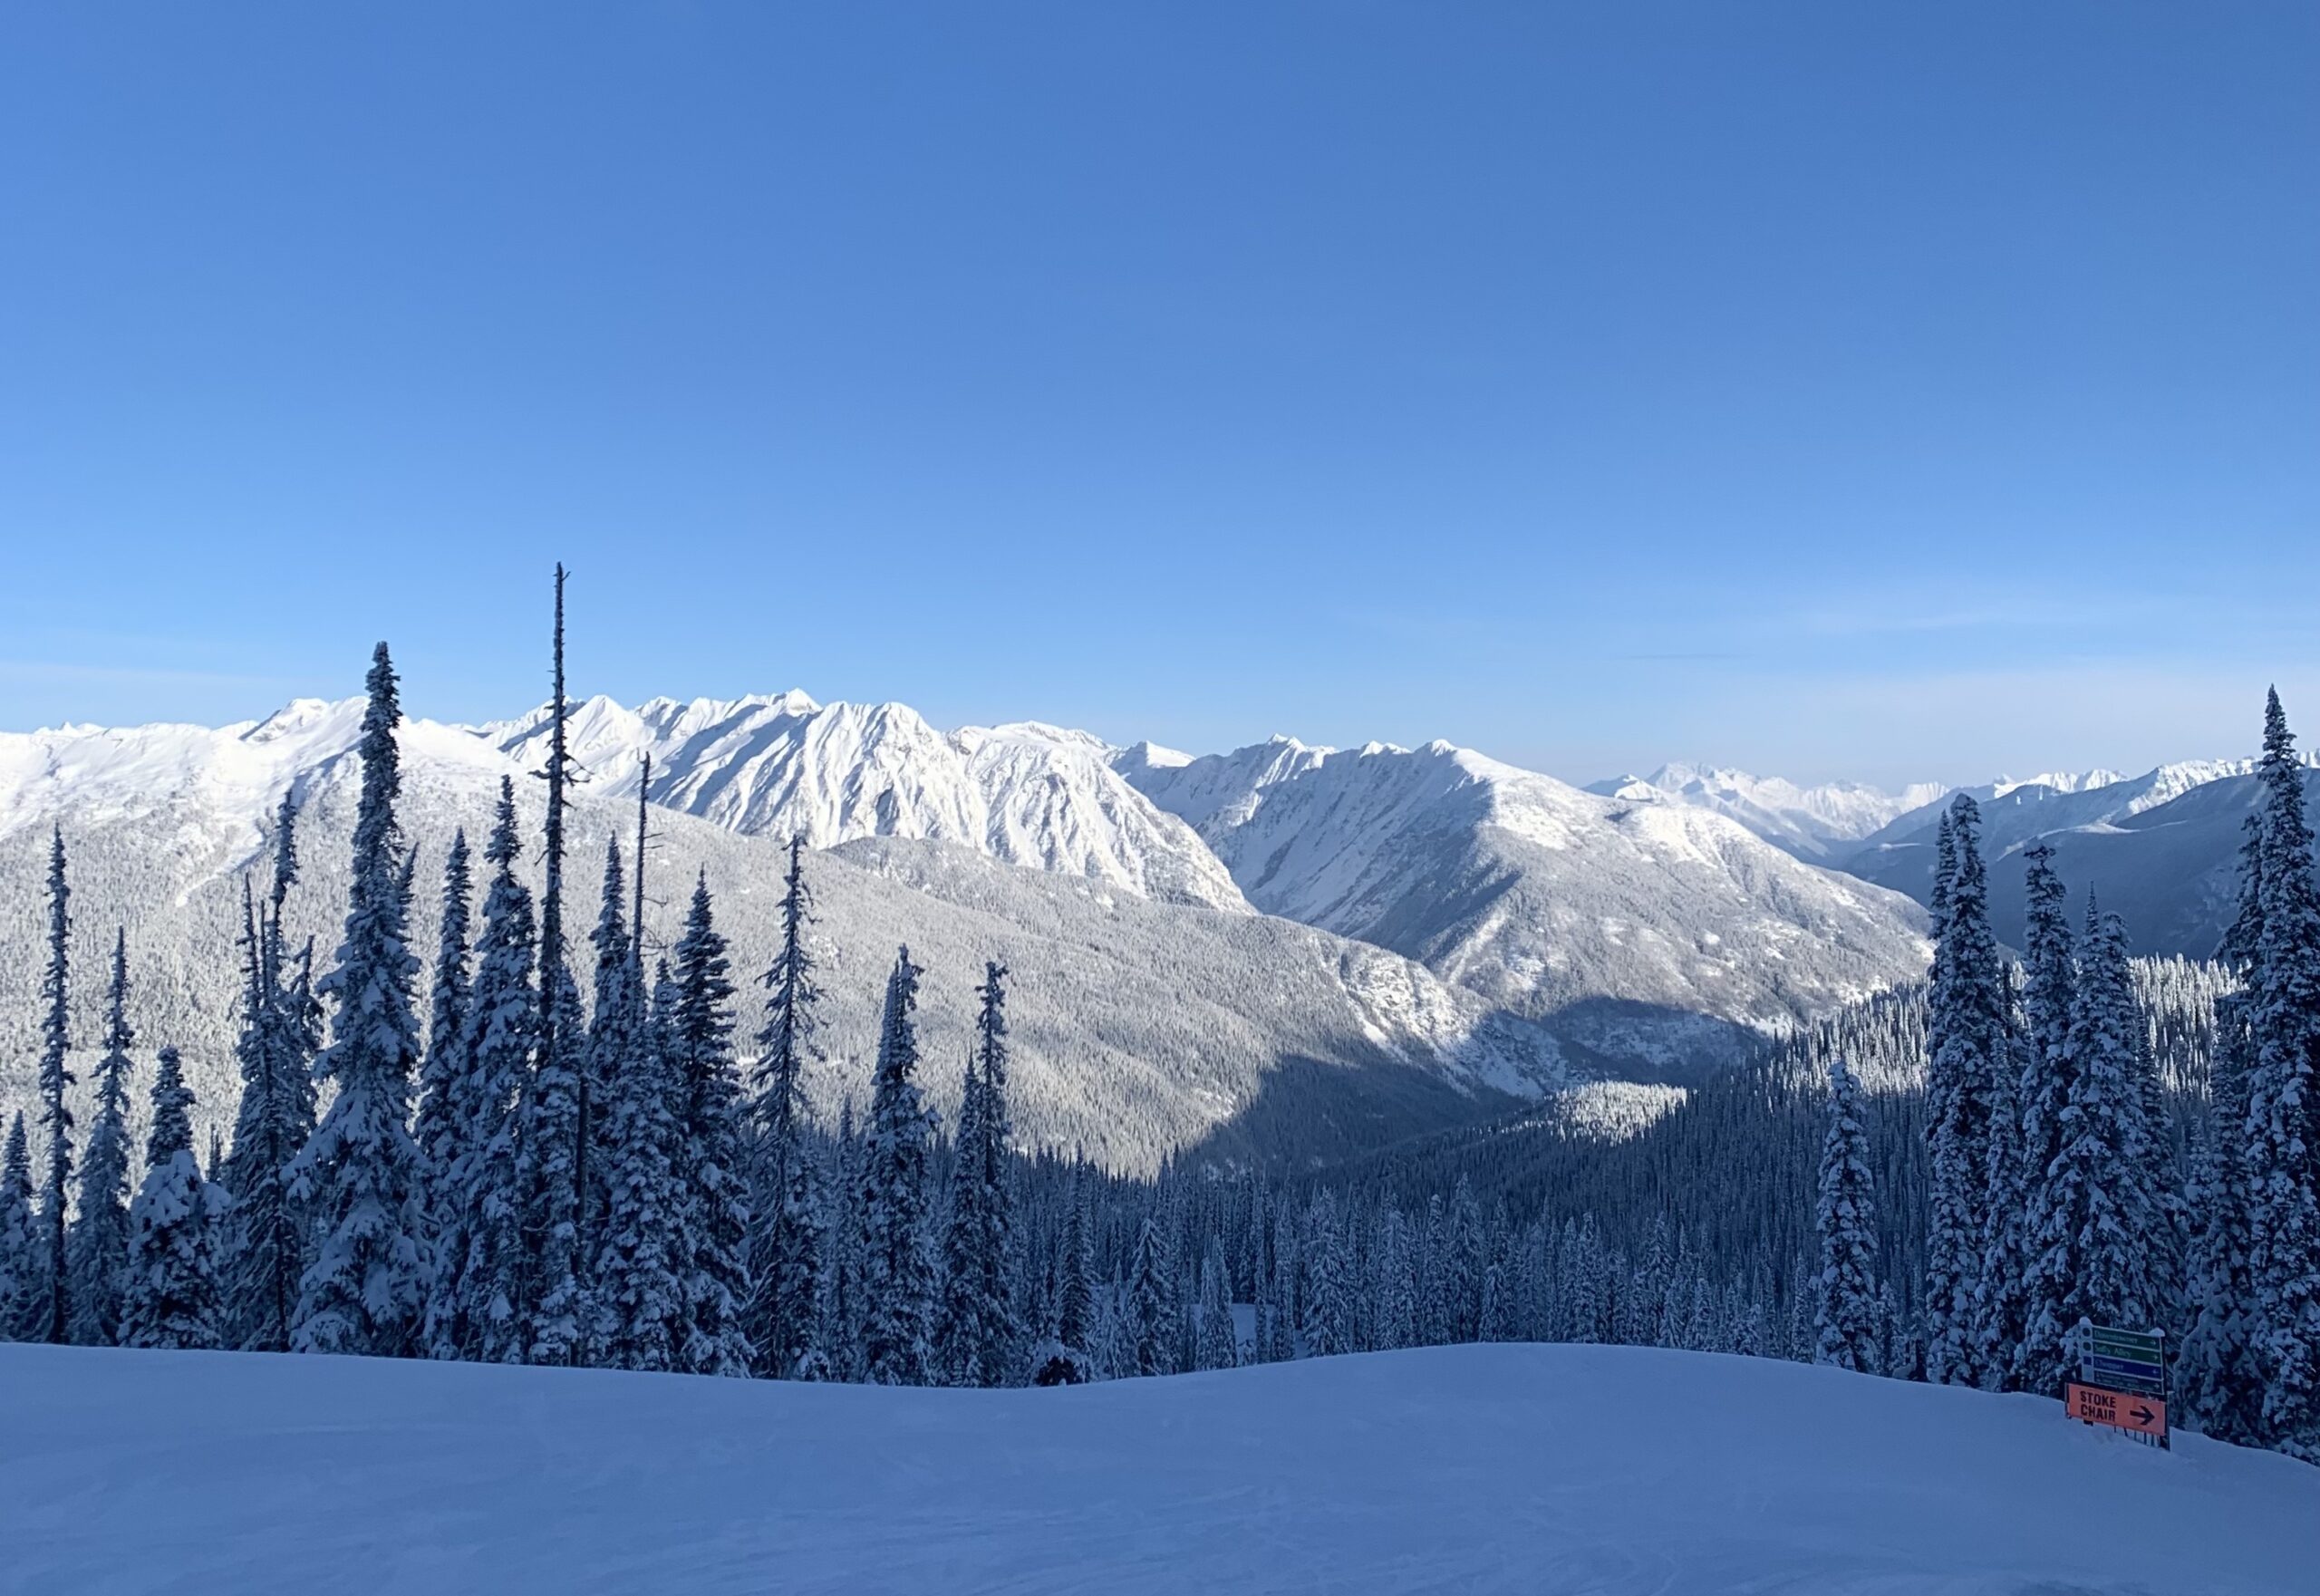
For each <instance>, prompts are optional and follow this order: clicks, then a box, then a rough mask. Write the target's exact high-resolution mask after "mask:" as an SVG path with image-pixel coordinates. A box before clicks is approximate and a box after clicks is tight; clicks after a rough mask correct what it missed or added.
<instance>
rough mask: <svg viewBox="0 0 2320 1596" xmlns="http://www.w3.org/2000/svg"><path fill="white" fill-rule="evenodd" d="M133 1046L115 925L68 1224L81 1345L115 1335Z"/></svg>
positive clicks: (124, 951)
mask: <svg viewBox="0 0 2320 1596" xmlns="http://www.w3.org/2000/svg"><path fill="white" fill-rule="evenodd" d="M136 1045H137V1032H136V1031H135V1030H134V1029H132V1028H131V1025H130V1023H129V933H128V931H127V930H126V929H117V930H116V931H115V932H114V933H113V943H112V984H111V988H110V989H109V991H107V993H106V996H105V1052H104V1058H103V1059H102V1060H101V1061H100V1062H99V1063H98V1065H97V1082H96V1085H97V1116H96V1118H95V1119H94V1120H92V1122H91V1123H90V1126H89V1141H88V1145H87V1146H86V1147H85V1148H83V1149H82V1156H81V1203H80V1212H79V1214H78V1216H77V1217H76V1218H75V1219H74V1221H73V1236H72V1250H73V1257H72V1277H73V1281H72V1291H73V1340H74V1341H75V1342H76V1343H78V1344H79V1345H81V1346H83V1347H110V1346H112V1345H113V1344H115V1343H116V1342H117V1341H119V1340H120V1339H121V1272H122V1271H123V1270H125V1269H126V1268H128V1266H129V1196H130V1191H129V1071H130V1059H129V1049H131V1048H132V1047H135V1046H136Z"/></svg>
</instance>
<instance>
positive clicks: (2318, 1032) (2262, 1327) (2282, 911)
mask: <svg viewBox="0 0 2320 1596" xmlns="http://www.w3.org/2000/svg"><path fill="white" fill-rule="evenodd" d="M2257 779H2258V781H2259V783H2260V785H2261V789H2262V793H2261V800H2260V810H2259V812H2260V814H2261V816H2262V820H2263V831H2262V839H2261V844H2260V846H2261V848H2262V856H2263V866H2262V870H2261V874H2260V890H2261V892H2262V895H2263V902H2262V917H2261V924H2260V927H2259V929H2258V932H2257V935H2258V939H2259V940H2258V942H2257V956H2256V960H2255V964H2254V968H2253V970H2252V971H2251V972H2250V976H2251V980H2250V989H2251V990H2250V993H2249V1011H2248V1027H2249V1030H2250V1031H2251V1032H2252V1034H2253V1037H2254V1040H2255V1053H2254V1058H2253V1059H2252V1061H2251V1063H2250V1065H2249V1067H2248V1072H2247V1078H2246V1081H2247V1091H2248V1115H2247V1119H2246V1122H2245V1139H2244V1141H2243V1144H2242V1146H2243V1148H2244V1151H2245V1159H2246V1164H2245V1167H2246V1172H2247V1181H2248V1284H2249V1316H2248V1317H2249V1337H2250V1341H2251V1344H2252V1345H2253V1347H2254V1348H2255V1350H2256V1356H2257V1362H2258V1365H2259V1367H2260V1368H2261V1369H2262V1370H2263V1376H2264V1396H2263V1405H2262V1408H2261V1411H2260V1417H2259V1424H2260V1426H2261V1433H2262V1437H2263V1439H2264V1440H2265V1441H2266V1442H2267V1443H2268V1444H2269V1445H2271V1446H2277V1447H2279V1448H2281V1449H2282V1450H2285V1451H2289V1452H2293V1453H2296V1455H2298V1456H2305V1457H2307V1458H2311V1457H2320V1191H2316V1190H2315V1183H2316V1182H2320V1137H2315V1118H2314V1117H2315V1112H2316V1111H2320V1103H2315V1093H2314V1088H2315V1081H2314V1079H2313V1077H2314V1071H2315V1062H2320V886H2315V882H2314V879H2313V846H2312V828H2311V827H2310V825H2309V824H2308V823H2307V822H2306V818H2305V798H2304V770H2303V768H2302V766H2301V764H2300V763H2299V762H2298V760H2297V759H2296V739H2295V737H2294V735H2293V734H2292V733H2291V732H2290V731H2289V730H2288V727H2287V717H2286V713H2285V711H2282V709H2281V707H2280V700H2279V694H2278V693H2277V692H2273V693H2271V694H2270V695H2269V697H2268V698H2267V701H2266V703H2265V709H2264V749H2263V755H2262V758H2261V759H2260V761H2259V763H2258V765H2257Z"/></svg>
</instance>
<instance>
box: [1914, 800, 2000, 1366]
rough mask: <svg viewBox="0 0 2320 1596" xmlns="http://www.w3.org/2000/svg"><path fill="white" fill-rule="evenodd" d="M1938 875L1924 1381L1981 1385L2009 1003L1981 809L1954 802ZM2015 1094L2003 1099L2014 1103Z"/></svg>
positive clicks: (1930, 1009) (1930, 1000) (1931, 997)
mask: <svg viewBox="0 0 2320 1596" xmlns="http://www.w3.org/2000/svg"><path fill="white" fill-rule="evenodd" d="M1948 820H1949V827H1948V833H1947V834H1946V841H1947V844H1948V846H1947V848H1946V849H1945V850H1944V851H1943V855H1942V856H1941V858H1940V860H1939V861H1938V864H1937V866H1936V868H1937V871H1938V875H1937V878H1936V879H1937V886H1938V893H1937V896H1938V899H1939V904H1940V906H1939V908H1938V912H1937V920H1936V924H1935V928H1934V930H1935V936H1936V953H1935V957H1934V967H1933V978H1932V984H1931V988H1930V990H1929V991H1928V997H1927V1016H1926V1030H1927V1035H1926V1041H1927V1049H1928V1065H1927V1070H1926V1118H1927V1132H1926V1134H1927V1137H1928V1141H1929V1142H1930V1145H1931V1150H1932V1156H1931V1175H1930V1182H1929V1189H1928V1198H1927V1215H1926V1282H1925V1297H1924V1302H1925V1330H1926V1378H1928V1380H1931V1381H1933V1382H1934V1383H1936V1384H1957V1385H1970V1384H1976V1383H1978V1382H1979V1379H1980V1375H1981V1370H1980V1367H1979V1361H1978V1358H1977V1351H1978V1341H1977V1335H1976V1324H1975V1320H1976V1303H1977V1296H1978V1294H1979V1292H1980V1289H1981V1260H1982V1251H1983V1240H1984V1231H1985V1228H1986V1226H1985V1223H1984V1215H1985V1210H1986V1205H1987V1204H1988V1201H1989V1187H1990V1156H1989V1155H1990V1129H1991V1120H1992V1114H1993V1110H1994V1107H1995V1105H1994V1098H1995V1097H1996V1081H1997V1079H1998V1076H1999V1072H2000V1071H2001V1070H2004V1069H2007V1068H2008V1067H2009V1065H2010V1062H2011V1058H2012V1049H2011V1047H2010V1045H2009V1036H2008V1031H2009V1028H2010V1020H2011V1015H2010V1007H2011V1005H2010V1001H2009V998H2008V995H2007V991H2006V973H2005V970H2004V967H2003V966H2002V965H2001V963H2000V962H1999V959H1998V951H1997V939H1996V937H1995V936H1994V935H1993V934H1992V933H1991V931H1990V922H1989V888H1988V877H1987V875H1986V869H1985V867H1984V865H1983V863H1982V853H1981V810H1980V808H1979V807H1978V806H1977V805H1976V804H1975V802H1974V799H1973V798H1972V796H1971V795H1970V794H1967V793H1962V792H1961V793H1959V794H1958V795H1957V798H1956V799H1955V800H1954V801H1953V802H1952V803H1951V805H1950V808H1949V812H1948ZM2011 1095H2012V1094H2011V1093H2008V1094H2006V1096H2007V1097H2008V1098H2011Z"/></svg>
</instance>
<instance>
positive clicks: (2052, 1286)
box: [2026, 891, 2160, 1366]
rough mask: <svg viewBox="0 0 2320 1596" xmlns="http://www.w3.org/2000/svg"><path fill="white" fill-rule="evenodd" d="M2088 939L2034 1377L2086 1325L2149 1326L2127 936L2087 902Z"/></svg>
mask: <svg viewBox="0 0 2320 1596" xmlns="http://www.w3.org/2000/svg"><path fill="white" fill-rule="evenodd" d="M2086 914H2087V920H2086V934H2085V938H2084V941H2083V943H2082V947H2083V953H2082V954H2081V957H2080V963H2079V971H2078V983H2077V992H2076V999H2075V1001H2074V1004H2073V1008H2072V1012H2071V1027H2070V1040H2069V1053H2070V1096H2069V1098H2068V1100H2067V1102H2066V1103H2065V1105H2064V1108H2063V1110H2062V1113H2061V1115H2060V1117H2059V1118H2060V1124H2059V1127H2058V1135H2059V1139H2060V1144H2061V1145H2060V1147H2059V1149H2058V1151H2057V1152H2056V1153H2055V1155H2054V1163H2053V1165H2052V1166H2051V1167H2050V1168H2049V1170H2048V1172H2047V1176H2046V1182H2045V1195H2044V1196H2043V1198H2042V1200H2041V1202H2040V1204H2039V1217H2040V1222H2041V1224H2042V1226H2043V1228H2042V1229H2041V1230H2040V1231H2039V1232H2038V1233H2037V1234H2035V1236H2033V1237H2032V1238H2031V1242H2032V1245H2033V1248H2034V1257H2035V1263H2034V1279H2033V1284H2032V1291H2031V1293H2030V1294H2031V1299H2032V1300H2033V1301H2035V1302H2036V1303H2037V1304H2038V1311H2039V1319H2038V1320H2037V1322H2035V1324H2033V1325H2032V1326H2031V1327H2030V1330H2029V1334H2028V1336H2027V1338H2026V1344H2027V1345H2028V1346H2029V1347H2030V1348H2031V1349H2033V1351H2032V1356H2033V1357H2034V1358H2035V1359H2038V1360H2039V1362H2040V1364H2041V1365H2042V1366H2054V1365H2059V1364H2060V1363H2062V1362H2063V1361H2064V1357H2065V1354H2066V1352H2067V1350H2068V1349H2069V1346H2070V1340H2069V1338H2070V1336H2071V1334H2072V1331H2073V1330H2074V1328H2075V1327H2076V1325H2077V1324H2078V1322H2079V1321H2080V1320H2082V1319H2083V1320H2089V1321H2091V1322H2093V1323H2095V1324H2101V1325H2119V1326H2125V1327H2128V1328H2131V1329H2137V1330H2141V1329H2149V1328H2153V1327H2154V1326H2156V1324H2157V1322H2158V1319H2159V1313H2160V1310H2159V1304H2157V1303H2156V1302H2154V1301H2153V1300H2152V1298H2151V1277H2150V1272H2149V1269H2148V1265H2147V1262H2146V1260H2147V1257H2148V1250H2149V1245H2150V1233H2151V1227H2152V1225H2153V1224H2154V1223H2155V1220H2156V1217H2157V1216H2156V1214H2155V1212H2154V1209H2153V1207H2152V1204H2151V1194H2150V1192H2149V1191H2148V1190H2146V1189H2145V1187H2144V1184H2143V1183H2144V1177H2145V1172H2146V1170H2147V1168H2148V1165H2147V1163H2146V1161H2145V1157H2144V1153H2145V1147H2144V1141H2145V1138H2146V1137H2147V1136H2148V1134H2149V1132H2148V1129H2147V1127H2145V1126H2144V1124H2143V1120H2142V1106H2141V1100H2140V1099H2139V1098H2138V1097H2137V1095H2136V1092H2135V1088H2134V1048H2135V1037H2136V1033H2137V1030H2138V1029H2139V1027H2138V1025H2137V1021H2136V1017H2135V1013H2134V989H2133V986H2132V975H2131V973H2130V972H2129V969H2128V965H2127V949H2126V929H2125V927H2124V926H2123V925H2122V924H2121V923H2120V921H2119V918H2118V916H2116V915H2114V914H2113V915H2105V914H2102V912H2101V910H2100V909H2099V907H2098V906H2097V904H2096V901H2095V896H2094V894H2093V892H2091V891H2090V892H2089V893H2088V894H2087V904H2086Z"/></svg>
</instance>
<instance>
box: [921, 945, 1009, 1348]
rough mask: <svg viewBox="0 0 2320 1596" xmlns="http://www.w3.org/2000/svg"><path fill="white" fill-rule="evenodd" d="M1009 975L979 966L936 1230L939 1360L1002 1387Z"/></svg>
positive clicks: (1006, 1287) (1005, 1301) (1005, 1304)
mask: <svg viewBox="0 0 2320 1596" xmlns="http://www.w3.org/2000/svg"><path fill="white" fill-rule="evenodd" d="M1006 980H1007V971H1006V969H1005V967H1004V966H1002V965H1000V964H998V963H996V962H991V963H986V964H985V965H984V966H983V981H982V984H981V986H979V987H977V988H976V989H975V995H976V996H977V998H978V999H979V1000H981V1002H980V1007H979V1008H978V1010H977V1011H976V1015H975V1040H974V1051H973V1052H972V1054H971V1055H970V1057H969V1058H968V1060H967V1073H966V1085H965V1088H964V1089H963V1092H962V1098H961V1107H960V1110H959V1127H958V1135H957V1137H956V1139H955V1145H954V1151H955V1154H956V1156H955V1157H954V1159H953V1160H952V1183H951V1206H950V1214H949V1218H948V1222H947V1224H946V1225H945V1228H944V1232H943V1243H942V1265H943V1282H942V1308H941V1312H940V1314H939V1318H938V1325H937V1344H936V1350H937V1357H938V1359H939V1362H940V1367H941V1372H942V1376H943V1377H944V1378H947V1379H949V1380H951V1381H952V1382H953V1383H955V1384H958V1385H962V1386H997V1385H1005V1384H1007V1383H1009V1382H1010V1381H1011V1380H1013V1379H1014V1378H1016V1375H1017V1371H1018V1369H1019V1367H1020V1362H1021V1359H1022V1352H1023V1348H1022V1342H1023V1329H1022V1322H1021V1319H1020V1314H1019V1312H1018V1307H1017V1298H1016V1288H1015V1276H1016V1267H1017V1237H1016V1232H1015V1200H1014V1189H1013V1175H1014V1170H1013V1166H1012V1162H1011V1158H1010V1144H1011V1142H1012V1140H1013V1133H1012V1129H1011V1127H1010V1122H1009V1117H1008V1111H1007V987H1006Z"/></svg>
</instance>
